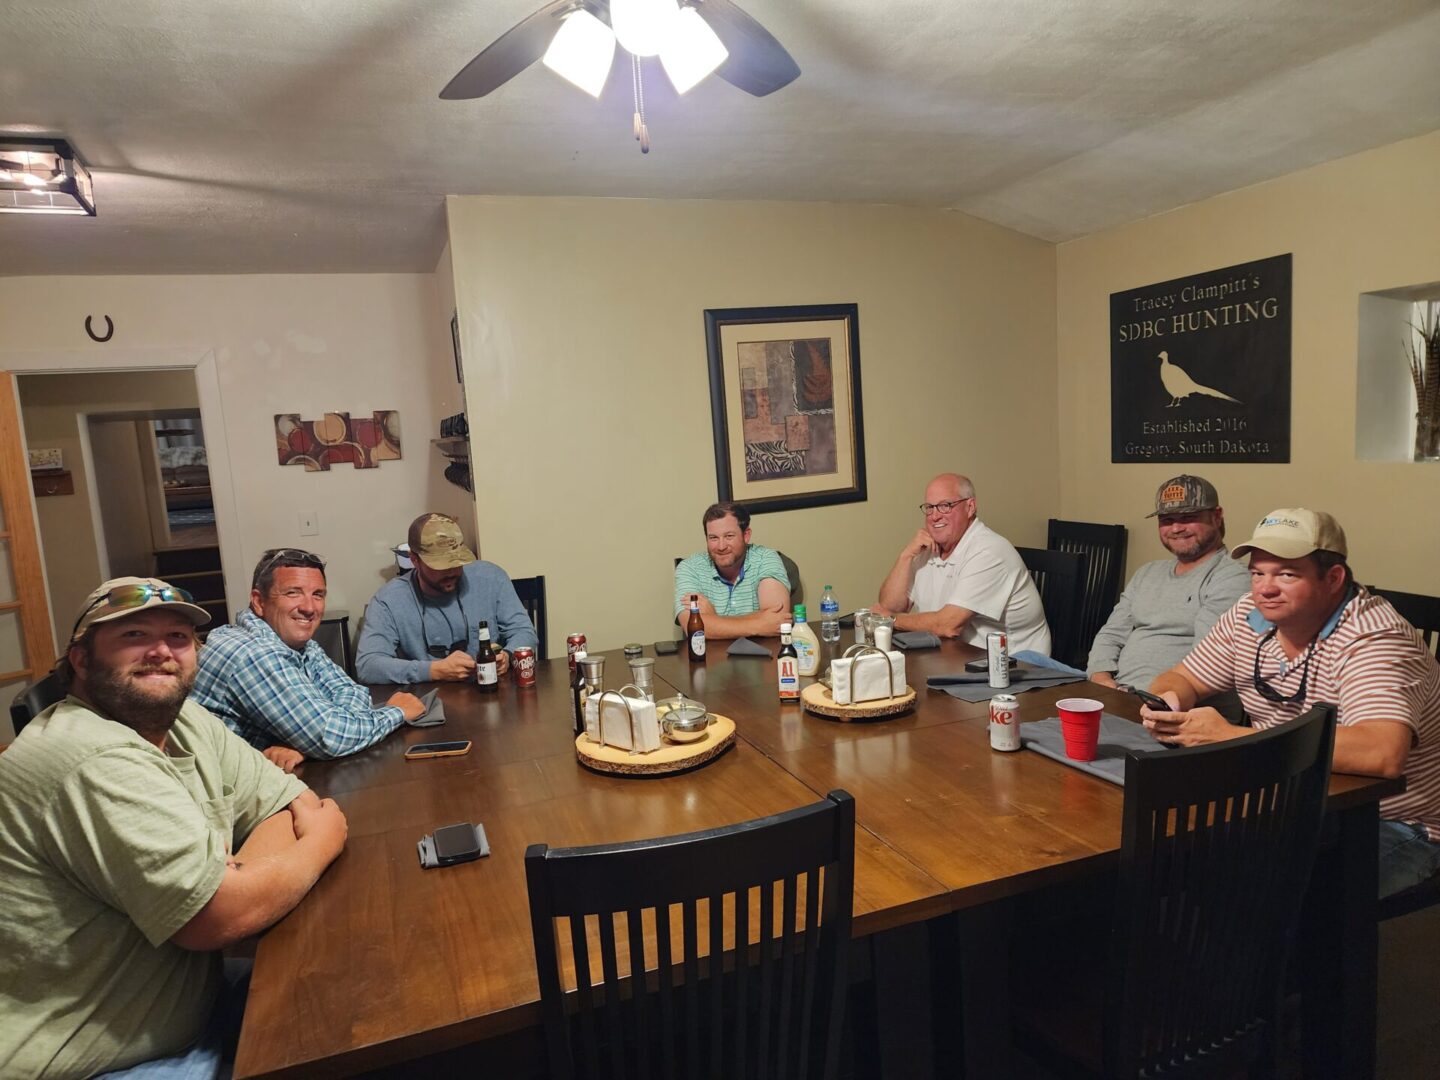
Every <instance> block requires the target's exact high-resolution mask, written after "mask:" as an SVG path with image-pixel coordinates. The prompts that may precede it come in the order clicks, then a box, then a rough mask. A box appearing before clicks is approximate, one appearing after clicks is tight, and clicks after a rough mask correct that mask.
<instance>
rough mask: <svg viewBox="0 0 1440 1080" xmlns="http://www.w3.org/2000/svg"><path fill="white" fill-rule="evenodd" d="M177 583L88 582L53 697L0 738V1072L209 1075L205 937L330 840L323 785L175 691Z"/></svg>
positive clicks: (338, 817) (297, 878)
mask: <svg viewBox="0 0 1440 1080" xmlns="http://www.w3.org/2000/svg"><path fill="white" fill-rule="evenodd" d="M189 601H190V596H189V594H187V593H185V592H184V591H183V590H181V589H176V588H173V587H172V586H170V585H167V584H166V583H165V582H163V581H159V580H156V579H154V578H117V579H115V580H113V581H107V582H106V583H105V584H104V585H102V586H100V587H99V588H98V589H96V590H95V591H94V592H93V593H91V594H90V596H89V597H88V598H87V601H86V604H85V607H84V609H83V610H82V611H81V614H80V617H79V619H78V620H77V621H76V624H75V630H74V632H73V634H72V635H71V640H70V644H69V647H68V649H67V650H66V655H65V657H64V658H62V660H61V661H60V665H59V671H60V674H61V678H62V679H63V680H65V681H66V682H67V683H68V690H69V696H68V697H66V699H65V700H64V701H62V702H61V703H59V704H58V705H55V706H54V707H52V708H51V709H48V710H47V711H46V712H44V713H42V714H41V715H40V716H39V717H37V718H36V719H35V720H34V721H33V722H32V723H31V724H29V725H28V726H27V727H26V728H25V730H24V731H23V732H22V733H21V734H20V737H19V738H18V739H16V740H15V742H14V744H13V745H12V746H11V747H10V749H9V750H8V751H6V752H5V753H4V754H0V1015H3V1017H4V1022H3V1023H0V1076H25V1077H47V1078H48V1077H72V1076H73V1077H82V1076H92V1075H94V1074H96V1073H103V1072H106V1071H108V1070H117V1069H126V1070H128V1071H127V1072H126V1075H127V1076H131V1075H133V1076H144V1075H147V1074H148V1075H157V1074H158V1073H159V1071H160V1070H162V1069H164V1070H167V1071H165V1073H164V1074H165V1075H167V1076H168V1075H184V1076H203V1075H214V1074H215V1073H216V1072H217V1071H218V1070H219V1067H220V1052H219V1040H218V1039H217V1038H216V1037H215V1036H216V1034H217V1033H216V1032H215V1031H213V1029H209V1023H210V1020H211V1012H212V1009H213V1008H214V1005H215V1002H216V999H217V995H218V994H219V992H220V990H221V984H222V979H221V972H220V966H221V958H220V955H219V952H218V950H220V949H222V948H224V947H225V946H227V945H230V944H233V943H234V942H237V941H240V940H241V939H243V938H246V937H249V936H251V935H253V934H256V933H258V932H259V931H261V930H263V929H265V928H266V927H267V926H269V925H270V924H271V923H273V922H275V921H276V920H277V919H279V918H280V917H281V916H283V915H285V914H286V913H287V912H289V911H290V910H291V909H292V908H293V907H295V905H296V904H297V903H299V902H300V899H301V898H302V897H303V896H304V895H305V894H306V893H307V892H308V891H309V890H310V887H311V886H312V885H314V884H315V881H316V880H317V879H318V878H319V876H320V874H321V873H322V872H323V871H324V870H325V868H326V867H327V866H329V865H330V863H331V862H332V861H333V860H334V858H335V857H336V856H337V855H338V854H339V853H340V850H341V848H343V847H344V845H345V836H346V824H345V817H344V815H343V814H342V813H341V812H340V809H339V808H338V807H337V806H336V805H335V803H334V802H333V801H332V800H330V799H325V800H321V799H318V798H316V796H315V795H314V794H313V793H312V792H310V791H309V789H307V788H306V787H305V785H304V784H302V783H301V782H300V781H299V780H297V779H295V778H294V777H292V776H287V775H286V774H285V773H283V772H282V771H281V770H280V769H278V768H276V767H275V766H274V765H272V764H271V763H270V762H268V761H266V760H265V758H264V757H262V756H261V755H260V753H259V752H258V751H256V750H254V749H252V748H251V747H250V746H249V745H248V744H247V743H245V742H244V740H242V739H240V738H239V737H238V736H236V735H234V734H232V733H231V732H230V731H229V730H228V729H227V728H226V727H225V725H224V724H222V723H221V722H220V721H219V720H217V719H216V718H215V717H214V716H212V715H211V714H210V713H209V712H207V711H206V710H205V709H203V708H202V707H200V706H199V705H197V704H195V703H194V702H191V701H187V700H186V697H187V695H188V694H189V692H190V687H191V684H192V683H193V682H194V681H195V651H196V642H195V627H196V626H198V625H201V624H203V623H206V622H208V621H209V616H208V615H207V614H206V613H205V611H204V609H203V608H200V607H198V606H196V605H194V604H193V603H190V602H189ZM132 1066H134V1067H135V1068H133V1069H131V1067H132Z"/></svg>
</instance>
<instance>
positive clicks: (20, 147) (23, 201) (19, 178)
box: [0, 133, 95, 217]
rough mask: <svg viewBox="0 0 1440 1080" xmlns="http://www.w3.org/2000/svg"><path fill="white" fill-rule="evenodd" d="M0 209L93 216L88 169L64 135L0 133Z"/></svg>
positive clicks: (5, 210)
mask: <svg viewBox="0 0 1440 1080" xmlns="http://www.w3.org/2000/svg"><path fill="white" fill-rule="evenodd" d="M0 213H3V214H88V215H90V216H91V217H94V216H95V192H94V190H93V188H92V187H91V184H90V170H89V169H87V168H86V167H85V163H84V162H83V161H81V160H80V159H79V158H78V157H76V156H75V151H74V150H73V149H72V148H71V146H70V144H69V143H68V142H66V141H65V140H64V139H48V138H38V137H35V136H30V135H6V134H4V133H0Z"/></svg>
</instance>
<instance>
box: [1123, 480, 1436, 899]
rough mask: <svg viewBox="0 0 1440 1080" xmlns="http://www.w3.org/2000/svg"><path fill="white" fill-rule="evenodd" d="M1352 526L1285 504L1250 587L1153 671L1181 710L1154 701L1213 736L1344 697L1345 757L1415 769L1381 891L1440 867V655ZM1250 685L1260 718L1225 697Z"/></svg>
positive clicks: (1339, 760)
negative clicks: (1355, 544)
mask: <svg viewBox="0 0 1440 1080" xmlns="http://www.w3.org/2000/svg"><path fill="white" fill-rule="evenodd" d="M1347 555H1348V548H1347V546H1346V543H1345V533H1344V531H1343V530H1342V529H1341V528H1340V526H1339V524H1338V523H1337V522H1336V521H1335V519H1334V518H1333V517H1331V516H1330V515H1329V514H1327V513H1324V512H1322V511H1318V510H1307V509H1305V508H1303V507H1300V508H1293V509H1282V510H1273V511H1271V512H1270V513H1269V514H1266V515H1265V517H1264V518H1263V519H1261V521H1260V523H1259V524H1258V525H1257V526H1256V527H1255V535H1254V536H1252V537H1251V538H1250V539H1249V540H1247V541H1246V542H1245V543H1243V544H1240V545H1239V546H1238V547H1236V548H1235V555H1234V557H1235V558H1237V559H1239V558H1243V557H1246V556H1248V557H1249V565H1250V592H1249V594H1248V595H1246V596H1243V597H1241V598H1240V600H1239V601H1238V602H1237V603H1236V604H1235V606H1234V607H1232V608H1231V609H1230V610H1229V611H1228V612H1226V613H1225V614H1224V615H1223V616H1222V617H1221V618H1220V621H1219V622H1217V623H1216V624H1215V626H1214V628H1213V629H1212V630H1211V631H1210V632H1209V633H1208V634H1206V635H1205V637H1204V638H1202V639H1201V641H1200V642H1199V643H1198V644H1197V645H1196V646H1195V648H1194V649H1192V650H1191V651H1190V653H1189V654H1188V655H1187V656H1186V657H1185V659H1184V660H1182V661H1181V662H1180V663H1179V664H1177V665H1175V666H1174V667H1173V668H1171V669H1170V670H1169V671H1167V672H1164V673H1162V674H1161V675H1160V676H1159V677H1157V678H1156V679H1155V681H1154V682H1153V683H1152V684H1151V686H1150V689H1151V691H1152V692H1153V693H1156V694H1159V695H1160V696H1161V697H1163V698H1165V699H1166V700H1167V701H1168V702H1170V704H1171V706H1173V709H1172V711H1169V712H1166V711H1163V710H1152V709H1149V708H1146V709H1143V710H1142V711H1141V715H1142V716H1143V717H1144V718H1145V726H1146V727H1147V728H1149V729H1150V730H1151V731H1152V732H1153V733H1154V735H1155V737H1156V738H1157V739H1159V740H1160V741H1161V742H1166V743H1172V744H1174V745H1178V746H1199V745H1202V744H1204V743H1212V742H1219V741H1221V740H1224V739H1235V738H1242V737H1244V736H1245V735H1248V734H1250V733H1251V732H1252V731H1257V730H1263V729H1265V728H1270V727H1274V726H1275V725H1276V724H1283V723H1285V722H1286V721H1287V720H1293V719H1295V718H1296V717H1298V716H1300V715H1301V714H1302V713H1304V712H1305V711H1306V710H1308V709H1309V708H1310V707H1311V706H1312V705H1314V704H1315V703H1316V702H1317V701H1327V702H1333V703H1334V704H1335V705H1337V706H1338V709H1339V713H1338V717H1339V725H1340V726H1339V727H1338V728H1337V729H1336V732H1335V758H1334V768H1335V770H1336V771H1337V772H1349V773H1361V774H1363V775H1367V776H1389V777H1394V776H1404V777H1405V782H1406V788H1405V791H1404V793H1403V794H1400V795H1392V796H1391V797H1390V798H1388V799H1385V800H1383V801H1382V802H1381V803H1380V817H1381V819H1382V820H1381V822H1380V896H1381V897H1382V898H1383V897H1385V896H1389V895H1390V894H1392V893H1395V892H1399V891H1400V890H1402V889H1404V888H1407V887H1409V886H1411V885H1414V884H1417V883H1419V882H1421V881H1424V880H1425V879H1426V878H1428V877H1430V876H1431V875H1432V874H1434V873H1436V871H1437V870H1440V664H1437V663H1436V660H1435V657H1433V656H1432V655H1430V653H1429V652H1427V651H1426V649H1425V646H1424V643H1423V642H1422V640H1421V638H1420V635H1419V633H1418V632H1417V631H1416V630H1415V628H1414V627H1412V626H1411V625H1410V624H1409V623H1407V622H1406V621H1405V620H1404V619H1403V618H1402V617H1401V616H1400V614H1399V612H1397V611H1396V610H1395V609H1394V608H1393V607H1392V606H1391V605H1390V603H1389V602H1388V601H1387V600H1385V599H1384V598H1382V597H1379V596H1376V595H1374V594H1373V593H1371V592H1370V591H1369V590H1367V589H1366V588H1365V587H1364V586H1362V585H1358V584H1356V582H1355V578H1354V575H1353V574H1352V573H1351V572H1350V567H1349V565H1348V564H1347V562H1346V559H1347ZM1226 690H1236V691H1238V692H1239V694H1240V701H1241V703H1242V704H1243V705H1244V708H1245V712H1246V714H1247V715H1248V716H1249V718H1250V723H1251V725H1252V726H1251V727H1249V728H1245V727H1236V726H1234V725H1232V724H1230V723H1228V722H1227V721H1226V720H1225V718H1224V717H1223V716H1221V715H1220V714H1219V713H1218V712H1216V711H1215V710H1214V709H1212V708H1208V707H1205V706H1198V707H1197V703H1198V702H1201V701H1204V700H1206V699H1207V698H1209V697H1211V696H1212V695H1214V694H1217V693H1220V692H1223V691H1226Z"/></svg>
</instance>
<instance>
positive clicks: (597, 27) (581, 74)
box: [543, 9, 615, 98]
mask: <svg viewBox="0 0 1440 1080" xmlns="http://www.w3.org/2000/svg"><path fill="white" fill-rule="evenodd" d="M614 61H615V33H614V31H613V30H611V29H610V27H608V26H606V25H605V24H604V23H603V22H601V21H600V20H599V19H597V18H596V17H595V16H594V15H591V14H590V12H588V11H585V10H583V9H582V10H579V11H575V12H572V13H571V14H569V15H567V16H566V17H565V21H564V22H562V23H561V24H560V29H559V30H558V31H556V33H555V37H554V39H553V40H551V42H550V47H549V48H548V49H546V50H545V56H544V58H543V62H544V64H545V66H546V67H548V68H549V69H550V70H551V71H553V72H555V74H557V75H559V76H560V77H561V78H563V79H566V80H568V81H570V82H571V83H574V84H575V85H576V86H578V87H579V88H580V89H581V90H584V91H585V92H586V93H587V94H589V95H590V96H591V97H595V98H598V97H599V96H600V91H602V90H604V89H605V80H606V79H608V78H609V77H610V68H611V65H612V64H613V63H614Z"/></svg>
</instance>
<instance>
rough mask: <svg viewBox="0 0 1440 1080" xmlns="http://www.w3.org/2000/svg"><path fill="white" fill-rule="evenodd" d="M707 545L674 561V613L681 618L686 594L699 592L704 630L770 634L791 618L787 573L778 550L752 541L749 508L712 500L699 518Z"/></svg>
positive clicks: (734, 635) (732, 634)
mask: <svg viewBox="0 0 1440 1080" xmlns="http://www.w3.org/2000/svg"><path fill="white" fill-rule="evenodd" d="M700 523H701V525H702V526H703V527H704V529H705V548H706V550H704V551H701V552H698V553H697V554H694V555H691V556H690V557H689V558H688V559H683V560H681V561H680V563H679V565H677V566H676V567H675V614H676V616H677V617H678V618H679V619H680V622H681V624H682V625H683V624H684V620H685V615H684V613H685V612H686V611H689V610H690V597H691V596H698V597H699V598H700V613H701V614H702V615H704V616H705V636H706V637H711V638H717V639H718V638H739V637H746V636H748V635H750V634H754V635H756V636H758V637H773V636H774V635H775V634H778V633H780V624H781V623H782V622H789V621H790V575H789V574H787V573H786V572H785V564H784V563H783V562H782V561H781V559H780V553H779V552H777V551H774V550H772V549H770V548H767V547H761V546H760V545H759V544H752V543H750V512H749V511H748V510H746V509H745V508H744V507H743V506H740V505H738V504H736V503H730V502H724V503H716V504H715V505H714V506H711V507H710V508H709V509H707V510H706V511H705V514H704V516H703V517H702V519H701V522H700Z"/></svg>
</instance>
